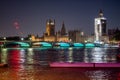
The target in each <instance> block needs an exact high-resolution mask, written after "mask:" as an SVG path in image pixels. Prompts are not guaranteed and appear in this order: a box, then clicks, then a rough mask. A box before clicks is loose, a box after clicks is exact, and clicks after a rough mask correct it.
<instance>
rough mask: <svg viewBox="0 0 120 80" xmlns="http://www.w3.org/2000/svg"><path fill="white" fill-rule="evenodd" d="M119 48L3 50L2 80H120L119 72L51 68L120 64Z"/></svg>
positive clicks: (115, 70)
mask: <svg viewBox="0 0 120 80" xmlns="http://www.w3.org/2000/svg"><path fill="white" fill-rule="evenodd" d="M119 53H120V51H119V49H117V48H99V47H95V48H71V47H70V48H52V49H51V48H14V49H13V48H2V49H0V62H1V63H7V64H8V67H1V68H0V80H120V69H119V68H51V67H49V62H85V63H111V62H112V63H119V61H118V60H117V58H116V56H117V54H119Z"/></svg>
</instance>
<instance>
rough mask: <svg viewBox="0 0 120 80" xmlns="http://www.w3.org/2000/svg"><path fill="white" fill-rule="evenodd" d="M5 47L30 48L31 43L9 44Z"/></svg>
mask: <svg viewBox="0 0 120 80" xmlns="http://www.w3.org/2000/svg"><path fill="white" fill-rule="evenodd" d="M4 46H5V47H15V46H19V47H30V45H29V43H25V42H8V43H5V45H4Z"/></svg>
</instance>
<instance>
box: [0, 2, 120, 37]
mask: <svg viewBox="0 0 120 80" xmlns="http://www.w3.org/2000/svg"><path fill="white" fill-rule="evenodd" d="M100 9H102V10H103V13H104V17H106V18H107V28H115V27H120V0H0V36H16V35H18V34H19V35H20V36H27V35H28V34H35V35H37V34H38V35H39V36H41V35H42V34H43V33H44V32H45V28H46V20H47V19H55V21H56V31H58V30H60V29H61V27H62V23H63V21H64V23H65V27H66V29H67V31H68V30H74V29H77V30H78V29H79V30H82V31H84V32H85V33H93V31H94V18H95V17H97V16H98V13H99V10H100ZM15 26H16V27H15Z"/></svg>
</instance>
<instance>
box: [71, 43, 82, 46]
mask: <svg viewBox="0 0 120 80" xmlns="http://www.w3.org/2000/svg"><path fill="white" fill-rule="evenodd" d="M73 46H74V47H84V44H82V43H73Z"/></svg>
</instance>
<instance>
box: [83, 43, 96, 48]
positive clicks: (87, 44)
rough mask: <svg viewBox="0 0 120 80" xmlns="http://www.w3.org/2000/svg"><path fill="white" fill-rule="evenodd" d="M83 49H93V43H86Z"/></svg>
mask: <svg viewBox="0 0 120 80" xmlns="http://www.w3.org/2000/svg"><path fill="white" fill-rule="evenodd" d="M85 47H95V44H94V43H86V44H85Z"/></svg>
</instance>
